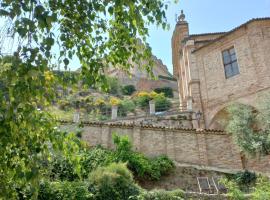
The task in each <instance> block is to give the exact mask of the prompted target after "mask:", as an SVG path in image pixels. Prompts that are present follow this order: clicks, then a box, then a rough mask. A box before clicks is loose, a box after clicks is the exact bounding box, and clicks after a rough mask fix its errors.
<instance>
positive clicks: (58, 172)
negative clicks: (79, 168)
mask: <svg viewBox="0 0 270 200" xmlns="http://www.w3.org/2000/svg"><path fill="white" fill-rule="evenodd" d="M50 168H51V171H50V174H49V175H50V178H51V179H52V180H60V181H74V180H77V179H79V175H78V174H77V172H76V171H75V167H74V165H73V163H71V162H70V161H69V160H68V159H66V158H65V157H64V156H61V155H58V156H55V157H54V158H53V161H52V162H51V163H50Z"/></svg>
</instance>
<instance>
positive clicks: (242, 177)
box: [234, 170, 257, 185]
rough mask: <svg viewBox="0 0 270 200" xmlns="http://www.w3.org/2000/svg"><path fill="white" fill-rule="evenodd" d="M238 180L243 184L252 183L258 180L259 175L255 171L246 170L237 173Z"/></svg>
mask: <svg viewBox="0 0 270 200" xmlns="http://www.w3.org/2000/svg"><path fill="white" fill-rule="evenodd" d="M234 178H235V180H236V182H237V183H238V184H241V185H251V184H254V183H255V182H256V179H257V176H256V174H255V173H254V172H250V171H247V170H246V171H244V172H239V173H237V174H235V176H234Z"/></svg>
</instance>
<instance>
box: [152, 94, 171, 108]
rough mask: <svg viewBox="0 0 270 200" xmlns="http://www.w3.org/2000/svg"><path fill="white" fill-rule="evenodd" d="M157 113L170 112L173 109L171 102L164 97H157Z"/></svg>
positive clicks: (160, 95)
mask: <svg viewBox="0 0 270 200" xmlns="http://www.w3.org/2000/svg"><path fill="white" fill-rule="evenodd" d="M154 100H155V106H156V112H163V111H166V110H169V109H170V107H171V102H170V101H169V100H168V99H167V98H166V97H165V96H164V95H163V94H159V95H156V96H155V98H154Z"/></svg>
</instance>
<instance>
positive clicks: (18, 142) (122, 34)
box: [0, 0, 167, 199]
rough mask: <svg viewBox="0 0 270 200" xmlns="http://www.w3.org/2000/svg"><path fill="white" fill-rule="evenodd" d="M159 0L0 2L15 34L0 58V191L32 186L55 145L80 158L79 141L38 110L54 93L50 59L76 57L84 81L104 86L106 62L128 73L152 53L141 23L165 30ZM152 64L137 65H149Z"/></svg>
mask: <svg viewBox="0 0 270 200" xmlns="http://www.w3.org/2000/svg"><path fill="white" fill-rule="evenodd" d="M165 2H167V1H163V0H133V1H127V0H65V1H63V0H2V1H0V17H1V19H3V18H6V20H8V23H10V24H11V26H10V29H9V30H8V31H9V33H11V35H12V36H13V37H15V36H16V37H18V38H19V43H18V48H17V49H16V51H15V52H14V55H13V56H12V57H7V58H3V59H1V60H0V65H1V68H0V87H1V90H0V154H1V155H2V156H1V157H0V197H1V196H4V197H5V198H7V199H13V198H16V191H17V190H18V189H23V188H25V187H28V188H30V189H31V190H33V191H35V189H36V188H37V186H38V181H39V180H40V179H41V178H42V174H43V173H42V172H43V171H44V170H46V160H49V159H50V157H51V156H50V155H51V154H52V152H56V151H57V149H58V150H61V151H63V152H64V154H65V155H66V157H67V158H68V159H69V160H71V162H72V163H78V161H79V159H80V157H79V155H78V153H77V149H78V148H77V146H76V145H77V143H76V142H72V137H71V136H68V137H67V136H65V135H63V134H62V133H60V132H59V131H57V129H56V128H55V123H54V119H53V118H52V116H50V115H49V114H48V113H46V112H45V111H44V109H42V108H43V107H45V106H46V105H48V104H49V103H50V102H51V101H52V100H53V99H54V96H55V91H54V90H53V88H54V84H55V83H56V82H57V79H58V78H57V76H54V74H53V73H52V72H51V71H52V69H54V67H55V64H56V63H57V65H58V64H59V65H60V64H63V65H64V66H65V67H66V68H67V67H68V66H69V63H70V61H71V60H72V59H73V58H74V56H77V57H78V58H79V61H80V64H81V74H82V75H83V78H84V80H87V83H88V84H90V85H92V86H93V85H95V84H96V83H100V82H102V83H104V84H103V88H106V87H107V86H106V81H105V79H106V78H105V76H104V73H103V72H104V69H105V67H106V66H107V64H111V65H112V66H121V68H123V69H124V70H126V71H128V69H129V67H131V66H130V64H129V63H128V62H126V60H127V59H130V58H131V59H132V60H134V61H135V62H138V63H140V62H139V61H140V60H141V59H145V58H149V57H150V55H151V50H150V47H149V46H148V45H147V43H146V37H147V35H148V29H147V26H148V25H149V24H151V23H154V24H157V25H161V26H162V27H163V28H166V26H167V23H166V18H165V10H166V9H167V3H165ZM136 38H140V39H141V42H140V43H142V44H143V45H138V40H137V39H136ZM55 47H57V48H58V49H59V51H57V52H56V51H55V50H53V48H55ZM148 60H149V59H148ZM149 62H150V61H149ZM150 66H151V63H146V64H145V66H142V67H145V69H146V70H148V71H150V69H151V67H150ZM76 170H77V171H80V167H79V166H78V167H76Z"/></svg>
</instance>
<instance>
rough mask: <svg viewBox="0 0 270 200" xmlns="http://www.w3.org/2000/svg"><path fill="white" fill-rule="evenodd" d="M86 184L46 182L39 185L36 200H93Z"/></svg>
mask: <svg viewBox="0 0 270 200" xmlns="http://www.w3.org/2000/svg"><path fill="white" fill-rule="evenodd" d="M88 187H89V185H88V183H86V182H67V181H64V182H46V181H43V182H41V184H40V188H39V193H38V200H55V199H61V200H70V199H74V200H75V199H76V200H94V198H93V194H91V193H90V192H89V191H88Z"/></svg>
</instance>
